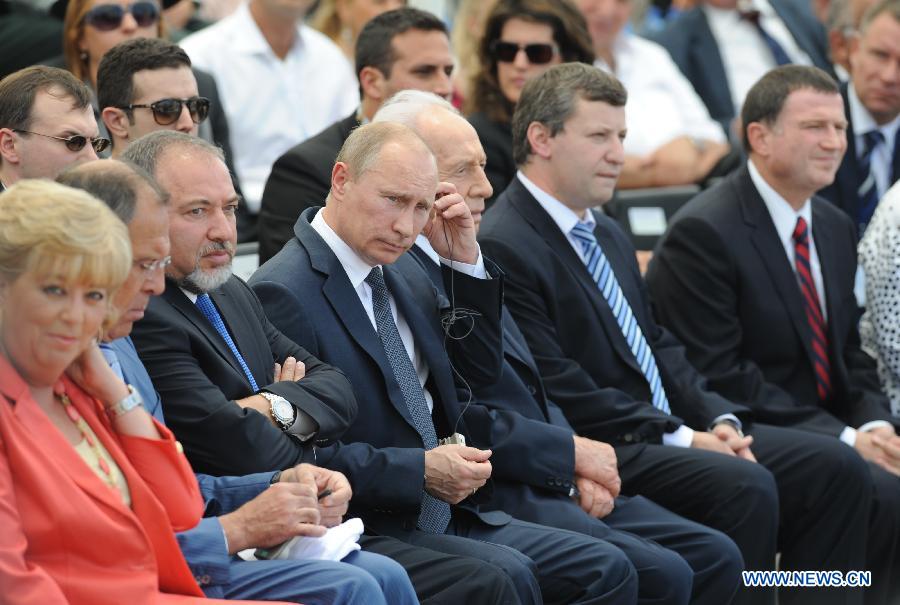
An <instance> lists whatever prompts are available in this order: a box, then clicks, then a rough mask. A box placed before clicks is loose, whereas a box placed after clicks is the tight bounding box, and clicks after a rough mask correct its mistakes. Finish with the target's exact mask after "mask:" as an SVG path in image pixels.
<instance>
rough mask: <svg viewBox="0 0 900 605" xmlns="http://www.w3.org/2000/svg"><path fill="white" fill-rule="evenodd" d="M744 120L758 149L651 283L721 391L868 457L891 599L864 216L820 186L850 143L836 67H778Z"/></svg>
mask: <svg viewBox="0 0 900 605" xmlns="http://www.w3.org/2000/svg"><path fill="white" fill-rule="evenodd" d="M742 121H743V124H744V145H745V148H746V149H747V151H748V153H749V156H750V161H749V162H748V163H747V166H746V167H745V168H744V169H742V170H740V171H739V172H738V173H736V174H735V175H733V176H732V177H729V178H728V179H726V180H725V181H724V182H722V183H721V184H719V185H718V186H716V187H714V188H712V189H710V190H708V191H707V192H705V193H703V194H701V195H699V196H698V197H697V198H696V199H694V200H692V201H691V202H690V203H689V204H688V205H687V206H685V208H683V209H682V211H681V212H680V213H679V214H678V215H676V218H675V220H674V222H673V224H672V225H671V226H670V228H669V232H668V233H667V234H666V235H665V236H664V239H663V240H662V241H661V242H660V245H659V247H658V249H657V254H656V258H655V259H654V262H653V264H652V266H651V267H650V271H649V273H648V276H647V283H648V286H649V288H650V291H651V294H652V296H653V301H654V306H655V309H656V312H657V315H658V317H659V319H660V321H661V322H662V323H663V324H665V325H666V326H667V327H668V328H669V329H671V330H672V331H673V332H675V333H676V334H677V335H678V336H679V337H680V338H681V340H682V342H684V343H685V346H686V348H687V354H688V357H689V359H690V360H691V362H692V363H694V364H695V365H696V367H697V368H698V369H699V370H700V371H701V372H703V373H704V374H705V375H706V377H707V379H708V381H709V386H710V388H711V389H713V390H715V391H716V392H718V393H720V394H722V395H723V396H725V397H728V398H729V399H731V400H732V401H736V402H738V403H741V404H743V405H746V406H747V407H749V408H751V409H752V410H753V413H754V415H755V416H756V418H758V419H759V420H760V421H761V422H767V423H770V424H774V425H779V426H784V427H791V428H792V429H795V430H799V431H804V432H808V433H809V434H816V435H817V437H818V436H820V435H822V436H825V437H826V438H828V439H829V440H830V441H831V442H833V443H834V444H836V445H839V446H841V447H843V448H844V449H845V450H847V451H848V452H853V451H854V448H855V451H856V452H855V453H858V454H859V455H860V456H861V457H862V458H865V459H866V460H868V461H869V462H870V465H869V468H868V469H863V470H864V471H865V472H866V474H867V475H871V480H872V481H874V484H875V499H874V506H873V515H872V519H871V523H870V529H869V532H868V533H869V552H868V559H867V565H866V569H871V570H872V571H873V574H874V577H873V587H874V588H873V589H871V590H870V591H869V595H871V596H872V597H873V602H884V599H885V596H886V595H887V594H888V590H889V587H890V586H891V581H892V578H893V581H894V582H896V578H897V577H898V576H897V567H896V555H895V552H896V548H897V544H898V533H897V531H898V529H897V528H898V527H900V524H898V523H900V522H898V517H900V480H898V479H897V477H896V476H895V475H897V474H898V473H900V438H898V437H897V436H896V435H895V432H894V428H893V427H892V426H891V425H890V420H891V414H890V410H889V409H888V403H887V400H886V398H885V397H884V395H882V393H881V392H880V390H879V386H878V377H877V376H876V370H875V363H874V361H873V360H872V359H871V358H870V357H868V355H866V354H865V353H864V352H863V351H862V350H861V349H860V347H859V334H858V332H857V327H856V322H857V318H858V315H859V313H858V310H857V307H856V301H855V298H854V296H853V283H854V275H855V272H856V233H855V231H856V229H855V226H854V225H853V221H851V220H850V219H848V218H847V217H846V215H844V214H843V213H842V212H840V211H839V210H837V209H836V208H835V207H834V206H833V205H831V204H828V203H827V202H825V201H824V200H821V199H820V198H816V197H813V196H814V193H815V192H816V190H818V189H820V188H821V187H822V186H823V185H825V184H827V183H828V182H829V181H830V180H831V179H832V178H834V173H835V171H836V170H837V167H838V164H839V163H840V160H841V155H842V154H843V153H844V150H845V149H846V140H845V137H844V132H845V128H846V118H845V117H844V112H843V103H842V100H841V97H840V95H839V92H838V88H837V85H836V84H835V83H834V82H833V81H832V80H831V79H830V78H829V77H828V76H827V75H826V74H824V73H822V72H819V71H818V70H813V69H811V68H781V69H778V70H775V71H773V72H771V73H770V74H768V75H767V76H765V77H764V78H763V79H762V80H760V82H759V83H758V84H757V85H756V86H755V87H754V88H752V89H751V93H750V94H748V95H747V101H746V103H745V104H744V108H743V111H742ZM810 124H812V125H813V126H814V128H811V127H810V126H809V125H810ZM841 442H843V443H841ZM848 446H849V447H848ZM809 479H810V480H811V481H812V480H815V479H816V475H812V474H810V475H809ZM832 523H833V522H832ZM782 561H783V559H782ZM891 590H892V594H893V598H897V596H900V595H898V594H896V589H895V588H894V589H891ZM879 595H880V600H879V599H875V598H874V597H875V596H879ZM867 600H868V599H867Z"/></svg>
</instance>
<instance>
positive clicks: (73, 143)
mask: <svg viewBox="0 0 900 605" xmlns="http://www.w3.org/2000/svg"><path fill="white" fill-rule="evenodd" d="M13 132H21V133H25V134H36V135H38V136H39V137H46V138H48V139H56V140H57V141H62V142H63V143H65V144H66V148H67V149H68V150H69V151H75V152H78V151H81V150H82V149H84V146H85V145H87V144H88V143H90V144H91V147H93V148H94V153H102V152H103V151H104V150H105V149H106V148H107V147H109V139H104V138H103V137H94V138H90V137H86V136H83V135H80V134H76V135H74V136H71V137H57V136H53V135H52V134H41V133H40V132H32V131H30V130H21V129H19V128H16V129H15V130H13Z"/></svg>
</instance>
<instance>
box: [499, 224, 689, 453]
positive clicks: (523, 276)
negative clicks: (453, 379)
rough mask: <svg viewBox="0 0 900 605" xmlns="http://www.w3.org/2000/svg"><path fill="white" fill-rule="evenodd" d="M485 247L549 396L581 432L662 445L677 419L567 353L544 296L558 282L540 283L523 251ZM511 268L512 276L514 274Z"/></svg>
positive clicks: (601, 438) (603, 438) (549, 294)
mask: <svg viewBox="0 0 900 605" xmlns="http://www.w3.org/2000/svg"><path fill="white" fill-rule="evenodd" d="M481 245H482V247H483V250H484V251H485V254H490V255H491V257H492V258H493V259H494V260H495V261H496V262H497V264H499V265H500V266H501V267H503V268H504V270H506V271H507V272H508V273H509V278H508V279H507V280H506V283H505V302H506V304H507V306H508V307H509V310H510V312H511V313H512V314H513V317H514V318H515V320H516V323H517V324H518V325H519V328H520V329H521V331H522V333H523V334H524V335H525V339H526V340H527V341H528V348H529V349H531V353H532V354H533V355H534V358H535V360H536V361H537V363H538V368H539V369H540V371H541V376H542V377H543V379H544V386H545V387H546V390H547V394H548V396H549V397H550V398H551V399H552V400H553V401H554V402H555V403H556V404H557V405H559V407H560V408H562V410H563V411H564V412H565V414H566V417H567V418H568V420H569V422H570V423H571V424H572V426H573V427H574V428H575V430H576V431H577V432H578V434H579V435H583V436H585V437H589V438H591V439H596V440H598V441H606V442H611V443H622V442H623V441H625V442H630V441H649V442H654V443H660V442H661V441H662V435H663V433H667V432H672V431H674V430H675V429H677V428H678V426H679V425H680V422H679V420H678V419H677V418H674V417H672V416H669V415H668V414H664V413H663V412H660V411H659V410H657V409H656V408H654V407H653V406H652V405H647V403H646V402H639V401H636V400H635V399H634V398H632V397H631V396H630V395H629V394H628V393H625V392H623V391H621V390H619V389H615V388H609V387H603V386H601V385H599V384H597V383H596V382H595V381H594V379H593V378H592V377H591V375H590V374H589V373H588V372H587V371H585V370H584V368H583V367H581V365H580V364H579V363H578V362H577V361H575V360H574V359H572V358H571V357H569V356H568V355H567V354H566V352H565V351H564V350H563V348H562V346H561V344H560V338H559V336H558V334H557V331H556V327H555V325H554V321H553V319H552V318H551V317H550V314H549V310H548V308H547V305H546V302H545V299H544V297H545V296H547V297H555V296H556V295H557V290H556V289H555V288H556V286H555V285H553V286H548V285H547V284H544V283H542V280H541V279H540V278H539V277H538V276H537V274H536V271H538V270H540V269H539V267H535V266H532V265H531V264H530V263H528V262H522V260H521V257H522V254H521V251H519V250H516V249H514V248H512V247H510V246H508V245H507V244H506V242H504V241H501V240H497V239H492V238H490V237H488V238H484V239H482V240H481ZM513 268H515V269H514V271H515V273H514V274H513V273H510V271H513ZM548 288H552V291H547V289H548Z"/></svg>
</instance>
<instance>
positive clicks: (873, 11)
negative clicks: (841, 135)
mask: <svg viewBox="0 0 900 605" xmlns="http://www.w3.org/2000/svg"><path fill="white" fill-rule="evenodd" d="M897 40H900V2H897V0H883V1H882V2H878V3H877V4H875V5H874V6H872V7H871V8H870V9H869V10H868V11H866V13H865V15H864V16H863V18H862V22H861V23H860V26H859V31H858V33H857V34H856V35H855V36H854V37H853V38H852V39H851V43H850V65H851V77H850V81H849V82H848V83H847V84H845V85H843V86H842V87H841V95H842V96H843V97H844V109H845V111H846V115H847V119H848V121H849V122H848V128H847V153H845V154H844V159H843V161H842V162H841V166H840V168H838V171H837V175H836V176H835V179H834V182H833V183H830V184H829V185H828V186H827V187H825V188H824V189H822V190H821V191H820V192H819V194H820V195H821V196H822V197H824V198H826V199H828V200H830V201H831V202H833V203H835V204H837V206H838V207H839V208H841V209H842V210H843V211H844V212H846V213H847V214H848V215H849V216H850V218H852V219H853V221H854V222H855V223H856V224H857V225H858V226H859V233H860V235H861V234H862V232H863V231H864V230H865V227H866V225H868V224H869V220H871V218H872V214H873V213H874V212H875V207H876V206H877V205H878V200H880V199H881V198H882V196H884V194H885V193H886V192H887V190H888V189H890V187H891V185H893V184H894V182H895V181H896V180H897V179H898V178H900V149H898V145H897V130H898V127H900V67H897V66H898V65H900V46H898V44H897Z"/></svg>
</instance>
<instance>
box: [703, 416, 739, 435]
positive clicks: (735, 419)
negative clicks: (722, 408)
mask: <svg viewBox="0 0 900 605" xmlns="http://www.w3.org/2000/svg"><path fill="white" fill-rule="evenodd" d="M723 420H729V421H731V422H733V423H735V424H736V425H737V429H738V430H739V431H743V430H744V425H742V424H741V421H740V419H738V417H737V416H735V415H734V414H722V415H721V416H716V417H715V418H714V419H713V421H712V424H711V425H710V428H712V427H714V426H716V425H717V424H719V423H720V422H722V421H723Z"/></svg>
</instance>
